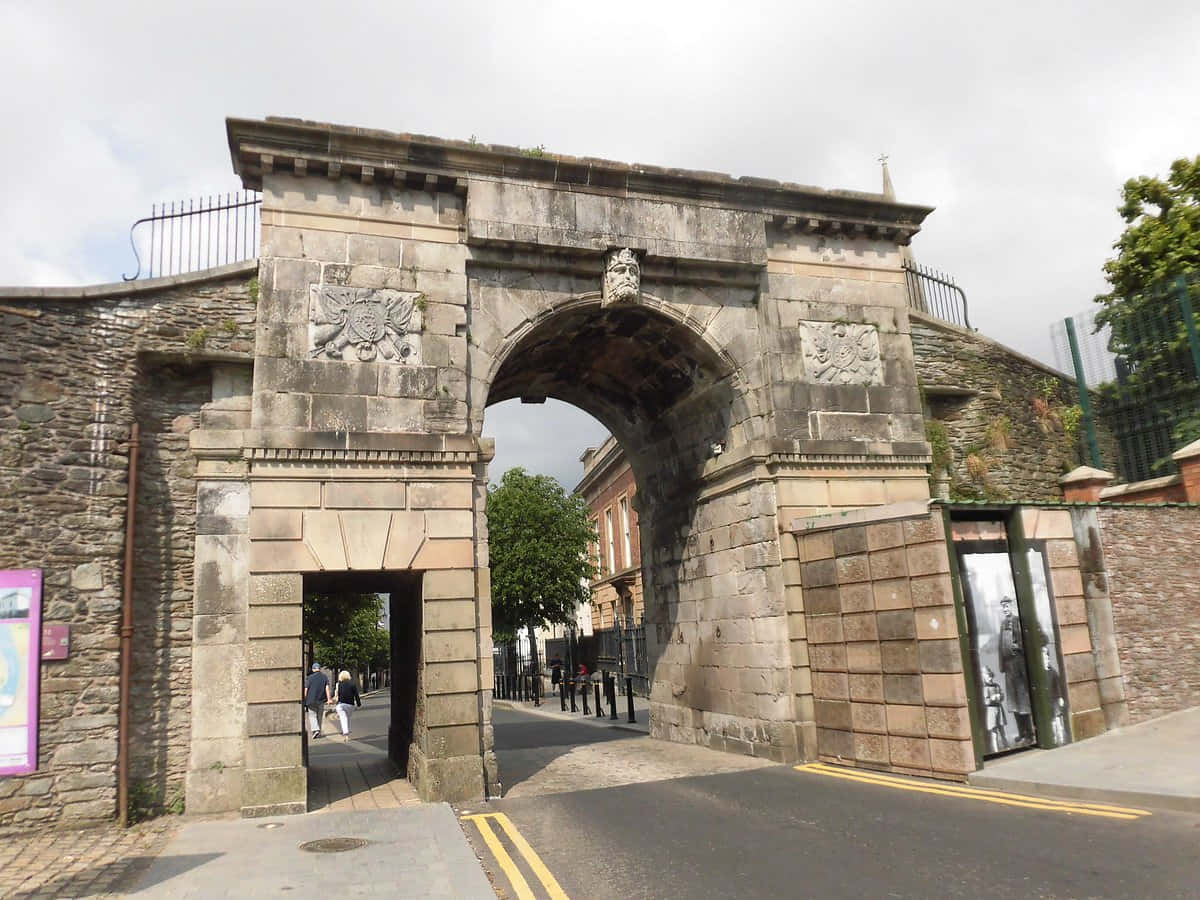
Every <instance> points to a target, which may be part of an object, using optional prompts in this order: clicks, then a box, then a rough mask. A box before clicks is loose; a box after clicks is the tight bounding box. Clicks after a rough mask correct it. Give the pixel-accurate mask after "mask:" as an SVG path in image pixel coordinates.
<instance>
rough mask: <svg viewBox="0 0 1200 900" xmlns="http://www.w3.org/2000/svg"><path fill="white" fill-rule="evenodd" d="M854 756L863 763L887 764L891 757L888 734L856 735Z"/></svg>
mask: <svg viewBox="0 0 1200 900" xmlns="http://www.w3.org/2000/svg"><path fill="white" fill-rule="evenodd" d="M854 758H855V759H856V760H857V761H859V762H863V763H871V764H873V765H879V766H884V765H887V762H888V759H889V753H888V736H887V735H886V734H864V733H856V734H855V735H854Z"/></svg>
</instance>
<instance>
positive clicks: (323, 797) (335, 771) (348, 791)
mask: <svg viewBox="0 0 1200 900" xmlns="http://www.w3.org/2000/svg"><path fill="white" fill-rule="evenodd" d="M420 802H421V801H420V799H419V798H418V797H417V792H416V790H414V789H413V786H412V785H411V784H409V783H408V781H407V780H406V779H404V778H403V777H401V776H400V775H399V773H397V772H396V767H395V766H393V765H392V761H391V760H390V759H388V758H387V757H386V756H384V757H369V756H364V757H363V758H362V759H361V760H347V761H346V762H345V763H343V764H342V765H328V764H327V765H323V766H316V765H314V766H312V767H311V768H309V770H308V811H309V812H326V811H331V812H342V811H345V810H352V809H398V808H400V807H401V806H417V805H420Z"/></svg>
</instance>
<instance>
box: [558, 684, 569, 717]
mask: <svg viewBox="0 0 1200 900" xmlns="http://www.w3.org/2000/svg"><path fill="white" fill-rule="evenodd" d="M558 703H559V706H560V707H561V708H562V711H563V712H566V711H567V681H566V679H565V678H560V679H559V681H558Z"/></svg>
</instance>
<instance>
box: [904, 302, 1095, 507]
mask: <svg viewBox="0 0 1200 900" xmlns="http://www.w3.org/2000/svg"><path fill="white" fill-rule="evenodd" d="M909 319H910V322H911V325H912V342H913V357H914V360H915V362H916V366H917V377H918V378H919V379H920V381H921V388H922V391H923V392H924V399H925V403H926V407H927V410H928V413H929V415H930V417H931V418H933V419H935V420H937V421H938V422H940V423H942V424H943V425H944V426H945V428H946V436H947V438H948V439H949V444H950V451H951V457H952V459H951V467H950V476H951V485H950V491H951V499H958V500H965V499H988V500H1056V499H1061V498H1062V490H1061V488H1060V487H1059V484H1058V479H1059V478H1061V477H1062V476H1063V475H1065V474H1066V473H1067V472H1069V471H1070V470H1071V469H1073V468H1075V466H1076V465H1077V464H1078V458H1077V455H1076V442H1075V440H1074V439H1073V438H1072V437H1071V436H1070V435H1069V434H1068V433H1067V430H1066V428H1064V425H1063V411H1064V410H1066V409H1068V408H1070V407H1071V406H1073V405H1074V404H1075V399H1076V398H1075V386H1074V383H1073V382H1071V381H1070V380H1068V379H1065V378H1063V377H1061V376H1059V375H1057V374H1056V373H1054V372H1053V371H1052V370H1050V369H1048V368H1046V367H1043V366H1042V365H1040V364H1039V363H1036V362H1034V361H1033V360H1031V359H1028V358H1027V357H1024V356H1021V355H1020V354H1017V353H1015V352H1013V351H1012V350H1010V349H1009V348H1007V347H1005V346H1003V345H1002V344H998V343H996V342H995V341H992V340H989V339H988V338H985V337H983V336H982V335H979V334H975V333H973V332H969V331H966V330H964V329H962V328H957V327H955V326H953V325H948V324H946V323H944V322H941V321H939V320H937V319H934V318H931V317H928V316H923V315H921V314H919V313H914V312H912V311H910V312H909ZM971 457H974V458H975V461H973V462H968V460H969V458H971Z"/></svg>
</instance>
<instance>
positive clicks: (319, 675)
mask: <svg viewBox="0 0 1200 900" xmlns="http://www.w3.org/2000/svg"><path fill="white" fill-rule="evenodd" d="M332 702H333V691H332V690H330V688H329V679H328V678H327V677H326V676H325V673H324V672H322V671H321V664H320V663H313V664H312V674H311V675H309V676H308V678H307V679H306V680H305V682H304V707H305V709H307V710H308V727H309V728H310V729H312V736H313V737H314V738H319V737H320V736H321V714H322V713H323V712H324V711H325V704H326V703H332Z"/></svg>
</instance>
